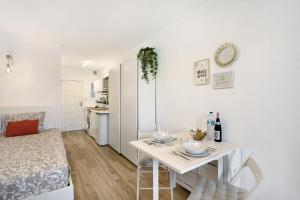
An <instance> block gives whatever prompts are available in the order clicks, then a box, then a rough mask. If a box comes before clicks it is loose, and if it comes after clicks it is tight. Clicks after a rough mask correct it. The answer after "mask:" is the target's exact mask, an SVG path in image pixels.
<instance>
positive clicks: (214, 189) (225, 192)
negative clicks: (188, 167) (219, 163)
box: [188, 157, 263, 200]
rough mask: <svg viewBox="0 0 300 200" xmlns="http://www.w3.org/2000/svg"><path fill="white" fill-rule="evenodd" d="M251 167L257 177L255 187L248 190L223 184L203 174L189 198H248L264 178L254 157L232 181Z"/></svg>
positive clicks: (200, 199)
mask: <svg viewBox="0 0 300 200" xmlns="http://www.w3.org/2000/svg"><path fill="white" fill-rule="evenodd" d="M247 168H248V169H250V172H251V173H252V174H253V176H254V178H255V182H256V183H255V185H254V187H253V188H252V189H251V190H249V191H247V190H245V189H242V188H239V187H236V186H233V185H231V184H229V183H227V184H222V183H217V182H216V181H212V180H207V179H206V178H203V177H201V176H199V177H198V179H197V181H196V185H195V186H194V188H193V190H192V192H191V194H190V196H189V198H188V200H227V199H230V200H243V199H247V198H248V197H249V196H250V195H251V193H252V192H253V191H254V190H255V188H256V187H257V186H258V184H259V183H260V182H261V181H262V180H263V174H262V172H261V170H260V168H259V167H258V165H257V163H256V162H255V161H254V160H253V158H251V157H249V158H248V160H247V161H246V162H245V164H244V165H243V166H242V167H241V169H240V170H239V171H238V172H237V174H236V175H235V176H234V177H233V178H232V180H231V181H230V182H234V181H235V180H236V179H237V178H239V177H240V176H241V174H242V173H244V172H245V170H247Z"/></svg>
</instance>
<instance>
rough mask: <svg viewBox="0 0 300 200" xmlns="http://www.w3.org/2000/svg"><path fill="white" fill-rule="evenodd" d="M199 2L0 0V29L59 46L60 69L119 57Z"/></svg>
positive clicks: (113, 59)
mask: <svg viewBox="0 0 300 200" xmlns="http://www.w3.org/2000/svg"><path fill="white" fill-rule="evenodd" d="M201 2H203V1H200V0H127V1H126V0H106V1H105V0H0V31H1V32H2V33H3V32H4V33H5V34H12V35H18V36H22V37H26V38H31V39H34V40H37V38H38V40H48V41H51V42H55V43H58V44H59V45H61V47H62V65H63V66H65V67H78V66H80V65H81V63H82V62H83V60H84V59H87V58H89V59H93V60H95V61H96V62H97V66H98V67H103V66H107V65H109V64H110V63H112V62H113V61H115V60H117V59H119V58H120V57H122V56H123V55H124V53H126V52H127V51H129V50H131V49H132V48H134V47H136V46H137V45H139V44H140V43H141V42H143V41H144V40H145V39H147V38H148V37H150V36H151V35H153V34H155V33H157V32H158V31H159V30H161V29H163V28H164V27H166V26H168V25H169V24H172V23H173V22H175V21H176V20H178V19H179V18H180V17H182V16H184V15H185V14H187V13H189V12H191V11H192V10H193V9H195V8H196V7H198V6H200V3H201ZM1 32H0V34H1Z"/></svg>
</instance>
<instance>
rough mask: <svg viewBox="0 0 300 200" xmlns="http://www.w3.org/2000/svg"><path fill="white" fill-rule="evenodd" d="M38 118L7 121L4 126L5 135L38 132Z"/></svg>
mask: <svg viewBox="0 0 300 200" xmlns="http://www.w3.org/2000/svg"><path fill="white" fill-rule="evenodd" d="M38 127H39V120H37V119H36V120H23V121H14V122H8V123H7V126H6V132H5V134H4V135H5V136H6V137H14V136H20V135H30V134H36V133H38Z"/></svg>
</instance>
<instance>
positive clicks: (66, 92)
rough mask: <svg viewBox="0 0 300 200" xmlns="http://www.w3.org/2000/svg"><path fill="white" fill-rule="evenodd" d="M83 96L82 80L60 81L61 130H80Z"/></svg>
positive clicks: (81, 125) (81, 126)
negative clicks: (61, 99) (61, 104)
mask: <svg viewBox="0 0 300 200" xmlns="http://www.w3.org/2000/svg"><path fill="white" fill-rule="evenodd" d="M83 97H84V83H83V81H73V80H64V81H62V98H63V123H62V130H63V131H73V130H82V128H83V108H82V101H83Z"/></svg>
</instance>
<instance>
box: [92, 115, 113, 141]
mask: <svg viewBox="0 0 300 200" xmlns="http://www.w3.org/2000/svg"><path fill="white" fill-rule="evenodd" d="M108 115H109V114H108V113H101V112H98V113H97V112H93V111H92V112H91V115H90V128H89V131H88V133H89V135H90V136H91V137H93V138H94V139H95V141H96V142H97V144H99V145H107V144H108V124H109V122H108Z"/></svg>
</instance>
